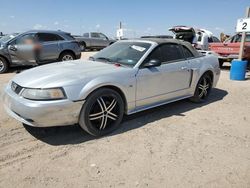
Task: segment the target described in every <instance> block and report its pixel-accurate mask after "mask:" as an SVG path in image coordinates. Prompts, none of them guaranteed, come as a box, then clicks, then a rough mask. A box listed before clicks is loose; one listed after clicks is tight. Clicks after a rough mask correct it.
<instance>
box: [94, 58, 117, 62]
mask: <svg viewBox="0 0 250 188" xmlns="http://www.w3.org/2000/svg"><path fill="white" fill-rule="evenodd" d="M95 59H99V60H104V61H107V62H113V61H112V60H111V59H110V58H107V57H97V58H95Z"/></svg>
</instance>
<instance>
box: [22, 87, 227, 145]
mask: <svg viewBox="0 0 250 188" xmlns="http://www.w3.org/2000/svg"><path fill="white" fill-rule="evenodd" d="M227 94H228V93H227V91H225V90H221V89H216V88H215V89H213V91H212V92H211V95H210V97H209V99H208V100H207V101H206V102H204V103H198V104H197V103H192V102H190V101H189V100H188V99H185V100H181V101H177V102H174V103H170V104H166V105H163V106H160V107H156V108H153V109H150V110H146V111H143V112H139V113H136V114H133V115H129V116H125V117H124V118H123V123H122V125H121V127H120V128H119V129H118V130H116V131H114V132H113V133H111V134H109V135H107V136H113V135H117V134H122V133H124V132H127V131H131V130H133V129H137V128H140V127H142V126H144V125H146V124H148V123H152V122H154V121H159V120H160V119H163V118H167V117H171V116H185V114H184V113H185V112H187V111H190V110H193V109H197V108H200V107H202V106H206V105H208V104H210V103H214V102H216V101H219V100H222V99H223V98H224V97H225V96H226V95H227ZM24 128H25V129H26V130H27V131H28V132H29V133H30V134H31V135H32V136H34V137H36V138H37V139H39V140H41V141H43V142H45V143H47V144H50V145H54V146H58V145H68V144H73V145H74V144H80V143H83V142H86V141H89V140H94V139H99V138H96V137H93V136H91V135H89V134H88V133H86V132H85V131H83V130H82V129H81V128H80V127H79V126H78V125H72V126H64V127H48V128H37V127H30V126H26V125H24Z"/></svg>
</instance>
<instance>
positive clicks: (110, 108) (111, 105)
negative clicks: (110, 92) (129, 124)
mask: <svg viewBox="0 0 250 188" xmlns="http://www.w3.org/2000/svg"><path fill="white" fill-rule="evenodd" d="M116 103H117V102H116V100H115V99H114V100H113V101H112V102H111V103H110V105H109V106H108V107H107V111H112V110H113V108H114V107H115V105H116Z"/></svg>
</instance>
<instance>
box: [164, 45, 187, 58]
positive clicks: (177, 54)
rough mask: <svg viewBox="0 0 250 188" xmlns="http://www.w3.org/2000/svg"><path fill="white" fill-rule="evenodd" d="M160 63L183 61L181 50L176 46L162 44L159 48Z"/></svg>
mask: <svg viewBox="0 0 250 188" xmlns="http://www.w3.org/2000/svg"><path fill="white" fill-rule="evenodd" d="M161 52H162V62H168V61H175V60H179V59H184V56H183V54H182V51H181V48H180V46H179V45H178V44H164V45H162V46H161Z"/></svg>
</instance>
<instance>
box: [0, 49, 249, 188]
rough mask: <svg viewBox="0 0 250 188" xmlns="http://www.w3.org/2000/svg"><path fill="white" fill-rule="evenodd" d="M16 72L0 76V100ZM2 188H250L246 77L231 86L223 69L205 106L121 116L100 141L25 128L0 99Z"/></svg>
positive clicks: (66, 131) (76, 131) (74, 131)
mask: <svg viewBox="0 0 250 188" xmlns="http://www.w3.org/2000/svg"><path fill="white" fill-rule="evenodd" d="M84 54H85V57H87V56H89V55H90V53H84ZM15 72H16V70H13V71H11V73H7V74H2V75H0V88H1V89H0V94H2V88H3V86H4V84H6V83H7V82H8V81H9V80H10V79H11V78H12V77H13V76H14V75H15V74H16V73H15ZM0 187H3V188H7V187H8V188H11V187H25V188H29V187H53V188H54V187H60V188H62V187H94V188H95V187H102V188H104V187H143V188H144V187H153V188H160V187H226V188H229V187H250V73H248V80H246V81H242V82H239V81H230V80H229V67H228V66H225V68H224V69H223V70H222V73H221V78H220V81H219V83H218V86H217V88H216V89H214V90H213V92H212V93H211V96H210V98H209V100H208V101H207V102H206V103H204V104H193V103H190V102H189V101H188V100H183V101H179V102H175V103H172V104H168V105H164V106H162V107H158V108H155V109H152V110H148V111H145V112H142V113H139V114H136V115H132V116H127V117H125V118H124V121H123V124H122V127H121V128H120V129H119V130H117V131H115V132H114V133H112V134H111V135H108V136H106V137H103V138H99V139H95V138H93V137H92V136H89V135H88V134H87V133H85V132H84V131H82V130H81V129H80V128H79V127H77V126H68V127H56V128H31V127H23V125H22V124H21V123H19V122H17V121H16V120H14V119H12V118H10V117H9V116H7V115H6V114H5V112H4V110H3V106H2V105H1V101H0Z"/></svg>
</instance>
